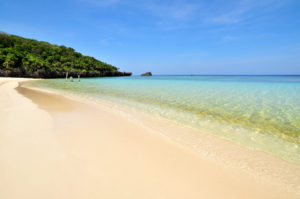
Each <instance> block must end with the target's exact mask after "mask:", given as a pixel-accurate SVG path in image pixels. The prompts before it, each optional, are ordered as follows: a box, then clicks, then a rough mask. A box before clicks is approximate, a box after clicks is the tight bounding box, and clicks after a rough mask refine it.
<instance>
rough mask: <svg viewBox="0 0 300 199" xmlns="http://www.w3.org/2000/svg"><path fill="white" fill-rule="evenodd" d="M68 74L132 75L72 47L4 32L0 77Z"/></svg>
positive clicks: (91, 75)
mask: <svg viewBox="0 0 300 199" xmlns="http://www.w3.org/2000/svg"><path fill="white" fill-rule="evenodd" d="M66 72H68V73H69V75H70V76H77V75H80V76H81V77H107V76H130V75H131V73H128V72H120V71H118V68H117V67H115V66H112V65H110V64H107V63H105V62H102V61H99V60H97V59H95V58H93V57H89V56H84V55H82V54H80V53H79V52H76V51H75V50H74V49H72V48H68V47H65V46H58V45H53V44H50V43H48V42H43V41H36V40H33V39H26V38H23V37H19V36H15V35H8V34H6V33H3V32H2V33H1V32H0V76H4V77H31V78H62V77H65V75H66Z"/></svg>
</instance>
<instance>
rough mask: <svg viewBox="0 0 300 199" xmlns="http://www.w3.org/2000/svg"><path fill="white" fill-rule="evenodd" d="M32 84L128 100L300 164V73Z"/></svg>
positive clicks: (124, 101)
mask: <svg viewBox="0 0 300 199" xmlns="http://www.w3.org/2000/svg"><path fill="white" fill-rule="evenodd" d="M31 84H33V86H37V87H43V88H48V89H54V90H58V91H61V92H66V93H68V92H70V93H73V94H79V95H82V96H89V97H93V98H96V99H98V98H99V99H103V100H109V101H113V102H117V103H121V104H125V105H128V106H131V107H135V108H137V109H140V110H142V111H147V112H150V113H153V114H156V115H160V116H162V117H165V118H168V119H170V120H175V121H177V122H179V123H182V124H184V125H188V126H191V127H194V128H197V129H200V130H201V131H204V132H208V133H213V134H216V135H219V136H222V137H224V138H226V139H229V140H232V141H235V142H238V143H240V144H242V145H246V146H248V147H251V148H256V149H259V150H263V151H265V152H268V153H272V154H275V155H277V156H280V157H282V158H284V159H287V160H290V161H294V162H298V163H300V76H152V77H117V78H90V79H81V82H80V83H78V82H73V83H70V82H67V83H66V82H65V80H64V79H54V80H41V81H35V82H32V83H31Z"/></svg>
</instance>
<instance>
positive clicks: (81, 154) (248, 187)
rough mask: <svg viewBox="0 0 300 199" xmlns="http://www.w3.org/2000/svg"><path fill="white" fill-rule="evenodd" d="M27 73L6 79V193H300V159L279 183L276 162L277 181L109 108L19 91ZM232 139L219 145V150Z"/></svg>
mask: <svg viewBox="0 0 300 199" xmlns="http://www.w3.org/2000/svg"><path fill="white" fill-rule="evenodd" d="M26 80H27V79H22V78H0V198H1V199H41V198H43V199H48V198H49V199H54V198H57V199H58V198H59V199H71V198H72V199H77V198H78V199H94V198H105V199H108V198H119V199H120V198H122V199H127V198H128V199H134V198H139V199H140V198H143V199H150V198H151V199H163V198H164V199H176V198H178V199H183V198H184V199H194V198H195V199H199V198H207V199H220V198H222V199H241V198H243V199H247V198H249V199H268V198H269V199H297V198H299V197H300V193H299V189H298V188H299V186H300V179H299V173H297V172H298V171H299V165H298V166H297V165H295V166H294V168H295V169H294V171H295V175H294V176H292V177H291V178H289V179H286V181H290V182H291V183H292V184H293V185H294V186H293V187H288V186H287V187H285V186H283V185H282V186H280V183H281V182H282V181H280V180H281V175H284V174H283V173H282V170H278V171H277V170H276V168H277V167H274V168H275V169H274V170H272V172H271V173H273V174H274V176H275V177H274V179H275V180H274V183H266V181H264V180H263V179H264V178H263V176H262V178H257V177H251V175H248V174H247V173H246V172H240V171H239V170H236V169H234V167H230V166H226V165H222V164H219V163H218V162H217V161H214V160H212V159H210V158H206V157H205V156H201V155H199V154H198V153H197V152H196V151H194V150H191V149H189V148H188V147H185V146H184V145H179V144H178V143H176V142H173V141H172V140H170V139H167V138H166V137H164V136H162V135H161V134H160V133H158V132H157V133H156V131H155V129H157V128H154V127H153V128H148V127H147V125H139V124H138V122H135V121H134V120H133V119H132V118H131V119H128V118H126V116H124V115H123V114H118V112H117V111H110V110H109V107H107V108H101V107H99V106H96V105H93V104H86V103H85V102H79V101H74V100H71V99H69V98H66V97H64V96H60V95H57V94H50V93H47V92H41V91H36V90H31V89H28V88H18V90H16V88H17V87H18V86H19V82H21V81H26ZM147 122H148V123H149V121H145V123H147ZM152 124H154V123H152ZM157 127H159V125H158V126H157ZM165 128H166V127H165ZM174 129H177V131H184V128H181V127H176V126H173V127H172V128H169V131H170V132H171V131H176V130H174ZM182 133H183V134H184V132H182ZM203 139H206V137H203ZM215 143H223V141H216V142H215ZM224 143H225V141H224ZM226 143H227V142H226ZM228 145H230V144H227V145H226V144H224V145H222V146H221V145H219V146H218V147H219V149H220V151H223V152H220V154H221V153H226V149H228V148H229V147H227V146H228ZM233 148H234V147H233ZM236 149H238V147H236ZM232 150H233V149H232V148H231V149H228V151H232ZM246 153H247V150H246V149H245V151H243V150H241V151H238V152H237V155H236V158H242V157H255V155H249V156H247V155H246ZM231 157H233V156H232V155H231ZM271 160H272V158H270V161H271ZM253 161H255V159H254V158H253ZM272 161H273V160H272ZM270 164H271V163H270ZM253 165H255V162H253ZM281 165H282V167H285V165H290V164H289V163H282V164H281ZM254 167H255V166H254ZM269 167H272V166H270V165H266V168H269ZM283 169H284V168H283ZM297 169H298V170H297ZM262 170H263V169H262ZM250 172H254V171H250ZM276 172H278V173H276ZM262 173H263V172H262ZM276 179H278V183H277V182H276Z"/></svg>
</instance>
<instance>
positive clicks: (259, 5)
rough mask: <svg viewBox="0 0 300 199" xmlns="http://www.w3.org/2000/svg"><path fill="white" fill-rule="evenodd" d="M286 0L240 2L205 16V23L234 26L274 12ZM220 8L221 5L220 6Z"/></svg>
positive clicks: (247, 0) (233, 2)
mask: <svg viewBox="0 0 300 199" xmlns="http://www.w3.org/2000/svg"><path fill="white" fill-rule="evenodd" d="M286 2H287V0H267V1H260V0H240V1H232V4H231V5H230V6H229V7H227V8H226V6H225V5H224V6H225V8H224V9H223V10H222V11H221V12H219V13H217V14H216V13H215V14H216V15H214V14H210V15H207V17H206V19H205V20H206V22H209V23H215V24H234V23H238V22H242V21H245V20H247V19H250V18H253V17H255V16H257V15H260V14H262V13H266V12H270V11H274V10H276V9H279V8H280V7H281V6H283V5H284V4H285V3H286ZM220 6H222V4H221V5H220Z"/></svg>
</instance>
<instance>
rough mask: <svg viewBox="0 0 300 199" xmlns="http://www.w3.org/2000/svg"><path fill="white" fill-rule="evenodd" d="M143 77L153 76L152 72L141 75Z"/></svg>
mask: <svg viewBox="0 0 300 199" xmlns="http://www.w3.org/2000/svg"><path fill="white" fill-rule="evenodd" d="M141 76H152V73H151V72H146V73H143V74H141Z"/></svg>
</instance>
